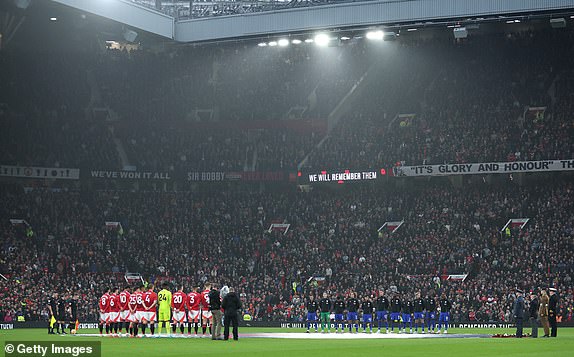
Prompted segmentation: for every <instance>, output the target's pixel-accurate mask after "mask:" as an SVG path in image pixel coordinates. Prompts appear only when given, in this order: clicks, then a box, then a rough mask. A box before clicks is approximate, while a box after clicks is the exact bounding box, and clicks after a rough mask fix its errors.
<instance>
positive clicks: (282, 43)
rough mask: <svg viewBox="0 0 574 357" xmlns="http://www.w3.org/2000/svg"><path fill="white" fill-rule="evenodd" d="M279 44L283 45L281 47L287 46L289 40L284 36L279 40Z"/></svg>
mask: <svg viewBox="0 0 574 357" xmlns="http://www.w3.org/2000/svg"><path fill="white" fill-rule="evenodd" d="M277 44H279V46H281V47H285V46H287V45H289V40H288V39H286V38H282V39H280V40H279V42H277Z"/></svg>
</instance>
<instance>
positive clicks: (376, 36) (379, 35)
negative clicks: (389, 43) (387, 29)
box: [367, 30, 385, 40]
mask: <svg viewBox="0 0 574 357" xmlns="http://www.w3.org/2000/svg"><path fill="white" fill-rule="evenodd" d="M384 36H385V34H384V32H383V31H381V30H378V31H369V32H367V38H368V39H369V40H382V39H383V37H384Z"/></svg>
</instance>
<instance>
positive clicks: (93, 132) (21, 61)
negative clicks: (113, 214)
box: [0, 51, 119, 168]
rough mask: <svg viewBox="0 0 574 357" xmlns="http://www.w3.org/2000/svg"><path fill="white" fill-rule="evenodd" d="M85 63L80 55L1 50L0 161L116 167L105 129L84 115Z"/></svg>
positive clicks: (86, 94)
mask: <svg viewBox="0 0 574 357" xmlns="http://www.w3.org/2000/svg"><path fill="white" fill-rule="evenodd" d="M38 59H41V60H38ZM86 62H89V57H88V56H87V55H85V54H82V53H66V54H61V53H43V52H41V53H27V52H19V51H15V52H9V51H2V52H0V83H2V85H1V86H0V126H1V127H2V130H1V131H0V163H2V164H3V165H20V166H44V167H71V168H77V167H86V165H93V166H96V167H102V166H103V167H117V166H119V158H118V154H117V151H116V149H115V146H114V144H113V141H112V135H111V133H110V131H109V129H108V127H107V126H106V125H105V123H102V122H98V121H96V120H92V119H91V116H89V115H87V113H86V107H87V106H88V103H89V101H90V89H89V85H88V82H87V79H86V68H85V65H84V64H85V63H86ZM93 166H92V167H93ZM88 167H90V166H88Z"/></svg>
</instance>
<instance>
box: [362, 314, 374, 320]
mask: <svg viewBox="0 0 574 357" xmlns="http://www.w3.org/2000/svg"><path fill="white" fill-rule="evenodd" d="M363 322H373V314H363Z"/></svg>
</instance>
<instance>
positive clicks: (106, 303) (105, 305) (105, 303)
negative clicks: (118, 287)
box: [99, 288, 110, 335]
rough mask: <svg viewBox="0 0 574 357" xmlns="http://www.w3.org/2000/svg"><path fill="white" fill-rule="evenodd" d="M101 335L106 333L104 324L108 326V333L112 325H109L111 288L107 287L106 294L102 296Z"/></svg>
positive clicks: (100, 304) (100, 303) (100, 305)
mask: <svg viewBox="0 0 574 357" xmlns="http://www.w3.org/2000/svg"><path fill="white" fill-rule="evenodd" d="M99 307H100V323H99V328H100V335H101V334H103V333H104V325H105V326H106V333H109V331H110V327H109V325H108V312H109V308H110V289H109V288H105V289H104V294H103V295H102V296H101V297H100V301H99Z"/></svg>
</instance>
